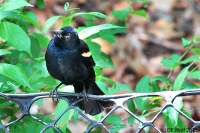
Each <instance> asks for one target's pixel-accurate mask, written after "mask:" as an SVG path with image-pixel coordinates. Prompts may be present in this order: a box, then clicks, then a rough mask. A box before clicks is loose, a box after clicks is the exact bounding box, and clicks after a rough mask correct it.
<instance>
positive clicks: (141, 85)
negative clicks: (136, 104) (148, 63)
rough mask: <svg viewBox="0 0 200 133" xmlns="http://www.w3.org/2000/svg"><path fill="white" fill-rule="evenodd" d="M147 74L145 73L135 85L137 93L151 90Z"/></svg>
mask: <svg viewBox="0 0 200 133" xmlns="http://www.w3.org/2000/svg"><path fill="white" fill-rule="evenodd" d="M149 81H150V79H149V75H145V76H144V77H142V78H141V79H140V81H139V82H138V84H137V85H136V92H137V93H144V92H147V93H148V92H152V91H151V88H150V85H149Z"/></svg>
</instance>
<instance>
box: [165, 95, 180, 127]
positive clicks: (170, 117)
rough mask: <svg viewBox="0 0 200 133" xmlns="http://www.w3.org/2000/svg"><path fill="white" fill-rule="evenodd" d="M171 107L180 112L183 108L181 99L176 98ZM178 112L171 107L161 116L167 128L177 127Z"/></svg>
mask: <svg viewBox="0 0 200 133" xmlns="http://www.w3.org/2000/svg"><path fill="white" fill-rule="evenodd" d="M173 105H174V107H175V108H176V109H178V110H180V109H181V108H182V107H183V102H182V98H181V97H177V98H176V99H175V100H174V102H173ZM178 114H179V113H178V112H177V111H176V110H175V109H174V108H173V107H167V108H166V109H165V110H164V111H163V113H162V115H163V118H164V121H165V123H166V125H167V127H175V126H177V125H178Z"/></svg>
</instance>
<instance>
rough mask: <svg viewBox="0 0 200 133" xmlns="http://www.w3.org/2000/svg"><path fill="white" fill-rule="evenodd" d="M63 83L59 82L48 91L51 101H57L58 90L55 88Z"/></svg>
mask: <svg viewBox="0 0 200 133" xmlns="http://www.w3.org/2000/svg"><path fill="white" fill-rule="evenodd" d="M62 84H63V83H62V82H61V83H60V84H58V85H57V86H56V87H55V88H54V89H53V90H52V91H51V92H50V93H49V97H51V98H52V101H53V102H57V101H58V91H57V89H58V88H59V87H60V86H61V85H62Z"/></svg>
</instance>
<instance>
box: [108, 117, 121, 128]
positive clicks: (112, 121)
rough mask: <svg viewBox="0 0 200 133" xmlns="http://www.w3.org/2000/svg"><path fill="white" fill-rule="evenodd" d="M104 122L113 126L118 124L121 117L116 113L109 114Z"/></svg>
mask: <svg viewBox="0 0 200 133" xmlns="http://www.w3.org/2000/svg"><path fill="white" fill-rule="evenodd" d="M105 122H106V123H108V124H110V125H114V126H119V125H120V124H121V122H122V119H121V118H120V117H119V116H118V115H114V114H110V115H109V116H108V117H107V118H106V120H105Z"/></svg>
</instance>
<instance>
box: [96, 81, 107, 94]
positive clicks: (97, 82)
mask: <svg viewBox="0 0 200 133" xmlns="http://www.w3.org/2000/svg"><path fill="white" fill-rule="evenodd" d="M96 84H97V85H98V86H99V88H101V90H102V91H103V93H104V94H106V95H108V94H109V93H108V89H107V86H106V84H105V83H104V82H102V81H96Z"/></svg>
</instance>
